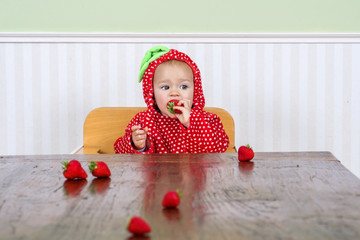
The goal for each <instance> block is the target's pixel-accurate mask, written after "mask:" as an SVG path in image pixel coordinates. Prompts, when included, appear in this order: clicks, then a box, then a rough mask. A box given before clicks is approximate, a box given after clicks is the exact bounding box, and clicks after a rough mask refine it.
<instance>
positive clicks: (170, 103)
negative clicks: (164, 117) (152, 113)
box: [167, 99, 184, 114]
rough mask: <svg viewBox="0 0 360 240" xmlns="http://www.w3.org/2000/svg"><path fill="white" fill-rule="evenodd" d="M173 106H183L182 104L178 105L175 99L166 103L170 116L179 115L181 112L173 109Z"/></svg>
mask: <svg viewBox="0 0 360 240" xmlns="http://www.w3.org/2000/svg"><path fill="white" fill-rule="evenodd" d="M175 106H182V107H183V106H184V105H182V104H180V105H179V100H177V99H173V100H170V101H169V102H168V103H167V109H168V111H169V112H170V113H172V114H181V113H182V112H181V111H180V110H179V109H174V107H175Z"/></svg>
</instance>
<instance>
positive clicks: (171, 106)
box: [167, 102, 175, 114]
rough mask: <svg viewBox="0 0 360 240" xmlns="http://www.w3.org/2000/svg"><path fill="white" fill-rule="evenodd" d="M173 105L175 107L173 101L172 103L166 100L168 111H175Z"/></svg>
mask: <svg viewBox="0 0 360 240" xmlns="http://www.w3.org/2000/svg"><path fill="white" fill-rule="evenodd" d="M174 107H175V103H174V102H168V106H167V109H168V110H169V112H170V113H173V114H174V113H175V111H174Z"/></svg>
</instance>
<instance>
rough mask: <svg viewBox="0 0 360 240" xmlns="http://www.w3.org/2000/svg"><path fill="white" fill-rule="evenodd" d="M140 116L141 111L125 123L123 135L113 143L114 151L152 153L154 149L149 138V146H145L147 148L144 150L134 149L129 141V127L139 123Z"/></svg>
mask: <svg viewBox="0 0 360 240" xmlns="http://www.w3.org/2000/svg"><path fill="white" fill-rule="evenodd" d="M142 116H143V114H142V113H138V114H136V115H135V117H134V118H133V119H131V121H130V123H129V124H128V125H127V127H126V129H125V135H124V136H122V137H120V138H118V139H117V140H116V141H115V143H114V150H115V153H153V152H154V151H155V150H154V147H153V144H152V141H151V140H150V146H149V147H147V149H145V151H142V152H138V151H136V150H135V149H134V147H133V145H132V143H131V132H132V131H131V127H132V126H134V125H141V124H140V123H141V119H142ZM148 138H149V136H148ZM149 139H150V138H149Z"/></svg>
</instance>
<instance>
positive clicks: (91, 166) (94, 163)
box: [89, 162, 97, 172]
mask: <svg viewBox="0 0 360 240" xmlns="http://www.w3.org/2000/svg"><path fill="white" fill-rule="evenodd" d="M96 168H97V164H96V162H90V165H89V170H90V172H92V171H94V170H95V169H96Z"/></svg>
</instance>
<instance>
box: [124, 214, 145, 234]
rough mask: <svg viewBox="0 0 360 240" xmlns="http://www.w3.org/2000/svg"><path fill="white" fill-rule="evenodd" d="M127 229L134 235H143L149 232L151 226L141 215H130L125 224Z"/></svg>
mask: <svg viewBox="0 0 360 240" xmlns="http://www.w3.org/2000/svg"><path fill="white" fill-rule="evenodd" d="M127 230H128V231H129V232H131V233H132V234H134V235H144V234H146V233H149V232H151V228H150V226H149V224H147V222H145V220H143V219H142V218H141V217H132V218H131V219H130V222H129V224H128V226H127Z"/></svg>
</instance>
